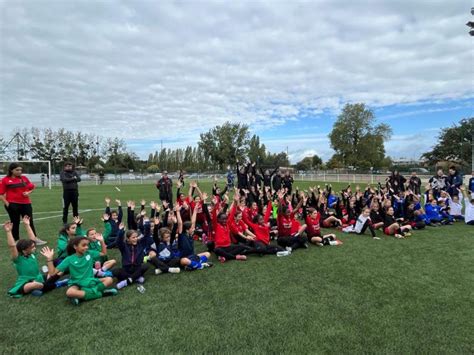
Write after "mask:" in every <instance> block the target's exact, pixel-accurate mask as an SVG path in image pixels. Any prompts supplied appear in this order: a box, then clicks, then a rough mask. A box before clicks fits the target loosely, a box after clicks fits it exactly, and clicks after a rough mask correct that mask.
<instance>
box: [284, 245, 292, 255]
mask: <svg viewBox="0 0 474 355" xmlns="http://www.w3.org/2000/svg"><path fill="white" fill-rule="evenodd" d="M285 249H286V251H287V252H289V253H290V254H291V252H292V251H293V249H291V247H286V248H285Z"/></svg>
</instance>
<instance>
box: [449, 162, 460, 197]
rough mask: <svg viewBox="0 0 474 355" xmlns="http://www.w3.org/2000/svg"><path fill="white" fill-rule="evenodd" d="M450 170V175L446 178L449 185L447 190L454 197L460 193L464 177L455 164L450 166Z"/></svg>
mask: <svg viewBox="0 0 474 355" xmlns="http://www.w3.org/2000/svg"><path fill="white" fill-rule="evenodd" d="M448 171H449V175H448V177H447V179H446V183H447V186H448V189H447V191H448V193H449V195H450V196H451V197H454V196H457V195H459V191H460V188H461V185H462V177H461V174H459V172H458V171H457V169H456V167H455V166H454V165H452V166H450V167H449V170H448Z"/></svg>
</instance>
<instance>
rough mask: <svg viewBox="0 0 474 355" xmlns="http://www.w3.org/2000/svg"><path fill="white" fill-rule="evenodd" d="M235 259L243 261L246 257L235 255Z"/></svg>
mask: <svg viewBox="0 0 474 355" xmlns="http://www.w3.org/2000/svg"><path fill="white" fill-rule="evenodd" d="M235 260H241V261H245V260H247V257H246V256H245V255H240V254H239V255H236V256H235Z"/></svg>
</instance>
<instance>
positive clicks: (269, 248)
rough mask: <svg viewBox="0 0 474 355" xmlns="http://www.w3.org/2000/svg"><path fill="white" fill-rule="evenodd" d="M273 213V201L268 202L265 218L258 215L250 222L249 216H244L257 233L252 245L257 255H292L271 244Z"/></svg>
mask: <svg viewBox="0 0 474 355" xmlns="http://www.w3.org/2000/svg"><path fill="white" fill-rule="evenodd" d="M271 213H272V201H269V202H268V205H267V209H266V211H265V216H262V215H261V214H258V215H257V216H255V217H254V218H253V220H250V218H249V216H248V215H245V214H244V215H243V218H244V221H245V223H246V224H247V225H248V226H250V228H252V230H253V232H254V233H255V239H254V240H253V241H252V242H251V243H250V245H251V246H252V247H253V248H254V249H255V253H256V254H260V255H263V254H276V255H278V256H287V255H290V252H289V251H287V250H284V249H283V248H282V247H280V246H276V245H271V244H270V230H271V227H270V223H269V219H270V215H271Z"/></svg>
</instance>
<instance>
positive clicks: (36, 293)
mask: <svg viewBox="0 0 474 355" xmlns="http://www.w3.org/2000/svg"><path fill="white" fill-rule="evenodd" d="M31 295H32V296H35V297H41V296H43V291H41V290H33V291H31Z"/></svg>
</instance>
